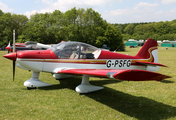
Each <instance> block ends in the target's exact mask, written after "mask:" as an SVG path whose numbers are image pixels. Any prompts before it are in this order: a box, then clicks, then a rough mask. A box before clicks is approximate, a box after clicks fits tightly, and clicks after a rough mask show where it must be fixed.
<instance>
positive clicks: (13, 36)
mask: <svg viewBox="0 0 176 120" xmlns="http://www.w3.org/2000/svg"><path fill="white" fill-rule="evenodd" d="M13 52H15V30H13ZM16 58H17V53H16ZM15 61H16V60H13V81H14V79H15Z"/></svg>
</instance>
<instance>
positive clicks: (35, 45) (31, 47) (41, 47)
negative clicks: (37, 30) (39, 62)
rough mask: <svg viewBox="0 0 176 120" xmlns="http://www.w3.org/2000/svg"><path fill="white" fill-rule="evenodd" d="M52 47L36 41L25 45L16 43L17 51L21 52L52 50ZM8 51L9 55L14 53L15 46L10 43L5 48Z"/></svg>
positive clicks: (27, 42)
mask: <svg viewBox="0 0 176 120" xmlns="http://www.w3.org/2000/svg"><path fill="white" fill-rule="evenodd" d="M50 47H51V45H45V44H41V43H37V42H34V41H26V42H25V43H15V51H19V50H46V49H48V48H50ZM5 49H7V50H8V53H9V52H10V51H11V52H13V46H10V42H9V44H8V45H7V47H6V48H5Z"/></svg>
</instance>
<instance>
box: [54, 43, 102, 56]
mask: <svg viewBox="0 0 176 120" xmlns="http://www.w3.org/2000/svg"><path fill="white" fill-rule="evenodd" d="M50 49H51V50H52V51H53V52H54V53H55V55H56V56H57V57H58V58H64V59H65V58H66V59H94V58H95V57H94V54H93V52H95V51H97V50H99V49H98V48H96V47H94V46H92V45H89V44H85V43H81V42H72V41H69V42H61V43H59V44H57V45H55V46H53V47H52V48H50Z"/></svg>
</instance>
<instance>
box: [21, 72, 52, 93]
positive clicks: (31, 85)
mask: <svg viewBox="0 0 176 120" xmlns="http://www.w3.org/2000/svg"><path fill="white" fill-rule="evenodd" d="M39 74H40V72H35V71H33V72H32V77H31V79H29V80H27V81H25V82H24V86H26V87H27V88H28V90H29V89H36V87H46V86H51V84H48V83H45V82H42V81H40V80H39V79H38V78H39Z"/></svg>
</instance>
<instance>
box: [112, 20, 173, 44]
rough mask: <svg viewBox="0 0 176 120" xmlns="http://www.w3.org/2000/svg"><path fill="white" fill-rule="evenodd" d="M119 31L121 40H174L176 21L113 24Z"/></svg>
mask: <svg viewBox="0 0 176 120" xmlns="http://www.w3.org/2000/svg"><path fill="white" fill-rule="evenodd" d="M114 25H115V26H116V27H118V29H119V30H120V31H121V33H122V35H123V40H128V39H135V40H140V39H144V40H146V39H148V38H152V39H155V40H171V41H172V40H174V39H176V19H175V20H172V21H165V22H163V21H160V22H149V23H129V24H114Z"/></svg>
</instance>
